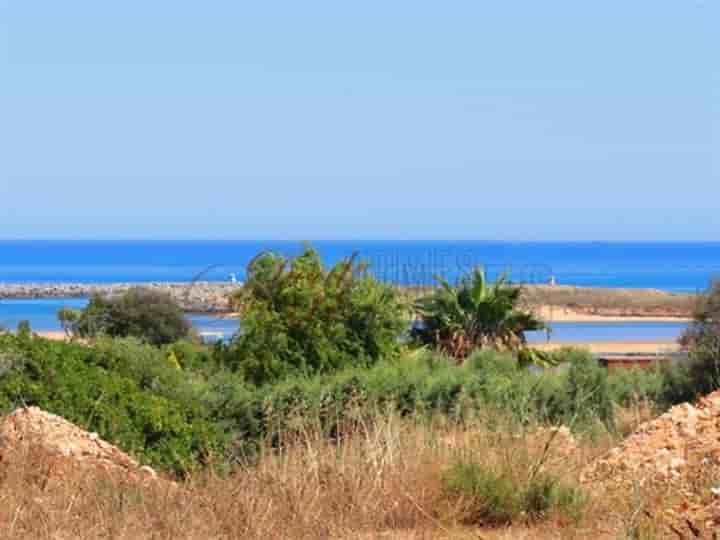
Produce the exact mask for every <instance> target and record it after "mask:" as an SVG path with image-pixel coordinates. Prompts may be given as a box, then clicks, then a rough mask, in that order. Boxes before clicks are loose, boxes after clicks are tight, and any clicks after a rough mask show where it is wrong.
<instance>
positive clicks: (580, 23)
mask: <svg viewBox="0 0 720 540" xmlns="http://www.w3.org/2000/svg"><path fill="white" fill-rule="evenodd" d="M718 22H720V5H719V4H718V3H717V2H713V1H709V0H707V1H694V0H667V1H661V2H658V1H657V0H653V1H644V0H636V1H632V2H628V1H627V0H605V1H603V2H577V1H569V0H568V1H553V0H544V1H542V2H530V1H525V2H520V1H507V2H497V1H493V2H489V1H480V0H473V1H466V2H461V1H451V2H422V1H417V0H415V1H412V2H410V1H403V0H397V1H393V2H387V1H382V2H381V1H375V0H366V1H363V2H338V1H327V2H319V1H313V0H306V1H304V2H272V1H269V2H242V1H238V0H235V1H208V2H197V1H193V2H189V1H183V0H174V1H172V2H171V1H165V0H153V1H152V2H148V1H142V2H141V1H136V0H125V1H123V2H98V1H97V0H92V1H90V0H88V1H75V0H65V1H63V2H57V1H55V0H48V1H33V0H0V37H1V38H2V39H0V118H2V120H0V148H1V149H2V150H1V152H0V204H2V211H0V237H13V238H18V237H21V238H33V237H43V238H50V237H52V238H117V237H123V238H135V237H142V238H242V239H245V238H265V239H274V238H281V239H297V238H311V239H325V238H333V239H334V238H339V239H346V238H347V239H358V238H377V239H384V238H393V239H418V238H421V239H422V238H425V239H436V238H443V239H454V238H457V239H512V240H563V239H566V240H596V239H606V240H623V239H635V240H717V239H720V217H718V201H719V200H720V150H719V148H720V135H719V134H718V132H719V130H720V71H719V70H720V68H718V62H717V51H718V50H720V33H719V32H717V25H718Z"/></svg>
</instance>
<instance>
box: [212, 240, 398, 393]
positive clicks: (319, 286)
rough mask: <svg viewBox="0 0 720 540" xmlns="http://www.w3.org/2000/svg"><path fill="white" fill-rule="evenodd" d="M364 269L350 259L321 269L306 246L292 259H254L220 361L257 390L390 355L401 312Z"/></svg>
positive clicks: (395, 300)
mask: <svg viewBox="0 0 720 540" xmlns="http://www.w3.org/2000/svg"><path fill="white" fill-rule="evenodd" d="M366 270H367V265H365V264H357V263H355V260H354V257H353V258H350V259H348V260H345V261H342V262H339V263H338V264H337V265H335V267H333V268H331V269H329V270H325V269H324V268H323V265H322V261H321V259H320V256H319V254H318V252H317V251H315V250H314V249H312V248H311V247H310V246H306V247H305V249H304V251H303V253H302V254H301V255H300V256H299V257H297V258H294V259H288V258H285V257H282V256H279V255H276V254H272V253H265V254H262V255H260V256H259V257H257V258H256V259H255V260H254V262H253V263H251V265H250V267H249V268H248V278H247V281H246V283H245V285H244V286H243V288H242V289H241V290H240V291H239V292H238V293H237V294H236V295H235V297H234V299H233V303H234V305H235V307H236V308H237V310H238V311H239V312H240V317H241V325H240V330H239V332H238V334H237V335H236V337H235V339H234V342H233V343H232V344H231V346H230V347H229V348H227V349H226V350H225V354H224V359H225V362H226V363H228V364H230V365H231V366H232V367H234V368H235V369H237V370H238V371H240V372H242V373H243V374H244V375H245V377H246V378H247V379H249V380H250V381H252V382H254V383H256V384H261V383H265V382H268V381H272V380H275V379H278V378H282V377H284V376H286V375H289V374H293V373H301V374H310V373H318V372H330V371H333V370H335V369H340V368H343V367H347V366H350V365H370V364H373V363H375V362H376V361H377V360H379V359H380V358H384V357H392V356H394V355H395V354H396V353H397V351H398V350H399V343H398V337H399V336H400V335H401V334H402V332H403V330H404V329H405V328H406V325H407V319H406V317H405V311H404V308H403V305H402V304H401V302H400V301H399V299H398V295H397V292H396V290H395V289H394V288H393V287H391V286H389V285H385V284H383V283H380V282H378V281H376V280H375V279H374V278H373V277H372V276H370V275H369V274H368V273H367V272H366Z"/></svg>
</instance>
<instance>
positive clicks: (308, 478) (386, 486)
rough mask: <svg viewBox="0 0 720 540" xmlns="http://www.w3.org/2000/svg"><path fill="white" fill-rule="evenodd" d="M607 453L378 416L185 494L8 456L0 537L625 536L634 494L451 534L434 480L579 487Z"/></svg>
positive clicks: (199, 481)
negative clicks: (454, 471)
mask: <svg viewBox="0 0 720 540" xmlns="http://www.w3.org/2000/svg"><path fill="white" fill-rule="evenodd" d="M630 416H631V415H629V417H630ZM551 438H552V439H551ZM548 441H551V442H550V444H549V445H548ZM611 444H612V441H611V439H610V438H609V437H608V436H600V437H599V438H597V439H596V440H594V441H590V440H588V441H580V442H579V444H578V445H577V447H573V448H572V449H569V448H568V447H567V446H566V445H564V444H563V443H562V441H561V440H560V438H553V436H552V432H551V431H549V430H545V431H541V432H539V433H537V432H536V433H534V434H533V433H521V432H519V431H518V430H517V429H515V428H514V427H513V426H509V425H507V424H503V423H499V422H498V421H497V418H494V419H492V422H478V423H476V424H474V425H472V426H467V427H464V428H463V427H459V426H456V425H451V426H448V425H441V424H434V425H427V424H423V425H420V424H417V423H415V422H413V421H408V420H401V419H399V418H397V417H394V416H387V415H379V416H378V417H377V418H376V419H375V420H373V421H372V423H371V425H360V426H355V427H354V431H353V433H352V435H351V436H349V437H346V438H343V439H341V440H340V441H339V442H338V441H335V442H333V441H329V440H328V439H326V438H323V437H321V436H319V435H318V433H317V432H315V431H314V430H308V431H305V432H303V433H301V434H300V435H297V436H295V438H294V440H293V441H289V442H288V444H287V445H285V446H284V448H283V449H282V450H277V449H272V448H270V447H267V448H266V449H265V450H264V451H263V453H262V455H261V456H260V458H259V460H257V462H256V463H255V464H253V465H250V464H248V465H246V466H240V467H239V468H238V470H237V471H236V472H234V473H233V474H231V475H230V476H228V477H224V478H223V477H218V476H212V475H201V476H197V477H195V478H193V479H192V480H190V481H189V482H187V483H186V484H185V485H182V486H177V485H174V484H172V483H169V482H159V483H157V484H153V485H149V486H144V487H142V486H137V485H128V484H127V483H122V482H119V481H117V480H113V479H111V478H108V477H103V476H102V475H100V474H98V475H84V476H78V475H74V476H73V475H69V474H68V475H65V476H64V477H62V478H56V479H54V480H53V481H49V482H48V481H47V468H48V467H49V465H48V464H47V463H43V462H42V458H37V457H34V456H32V455H24V456H15V459H6V462H5V463H4V466H3V467H2V469H3V470H2V473H3V474H2V476H0V538H3V539H15V538H18V539H28V538H32V539H38V540H50V539H52V540H65V539H67V540H70V539H73V540H74V539H78V540H82V539H96V538H107V539H114V540H130V539H145V538H147V539H158V540H160V539H188V540H190V539H192V540H210V539H235V538H246V539H255V538H257V539H261V538H262V539H273V538H277V539H304V538H307V539H322V538H357V539H367V540H370V539H376V538H377V539H402V540H410V539H443V538H447V539H450V538H453V539H455V538H457V539H463V538H468V539H470V538H472V539H482V538H484V539H519V540H522V539H528V540H529V539H540V540H542V539H551V538H553V539H554V538H560V539H570V538H594V539H597V540H600V539H604V538H607V539H619V538H631V536H628V531H630V527H632V526H635V525H637V523H635V521H639V520H642V513H640V512H639V511H638V508H639V506H638V504H637V503H636V502H634V499H633V494H620V495H617V496H616V498H614V499H613V500H609V499H607V498H600V499H592V498H591V502H590V505H589V507H588V508H587V511H586V512H585V514H584V516H583V517H581V518H580V519H579V520H576V519H570V518H568V516H563V515H550V516H548V517H547V519H546V520H543V521H542V522H539V523H534V524H533V523H517V524H514V525H513V526H511V527H506V528H502V529H498V528H495V529H493V528H485V527H483V528H473V527H461V526H459V525H458V520H457V516H458V508H459V507H460V506H461V504H462V501H458V500H453V499H452V498H451V497H449V496H448V494H447V492H446V491H445V490H444V489H443V483H442V475H443V473H444V472H445V471H446V470H447V469H448V467H450V466H451V465H452V464H454V463H457V462H458V460H472V461H474V462H476V463H480V464H482V465H483V466H488V467H510V468H511V469H512V471H513V474H514V475H516V476H517V477H518V478H523V477H527V476H528V475H529V474H530V471H531V469H533V468H534V467H536V466H537V465H538V463H540V462H542V463H543V467H544V468H545V469H546V470H547V471H548V472H551V473H552V474H555V475H558V476H561V477H562V478H563V479H564V480H565V481H567V482H571V483H577V481H578V477H579V471H580V469H581V468H582V467H583V465H585V464H586V463H587V462H588V461H589V460H591V459H592V458H593V457H594V456H597V455H598V454H600V453H602V452H604V451H606V450H607V449H608V448H609V446H610V445H611ZM38 460H40V461H38ZM643 497H646V495H643ZM643 500H645V499H643ZM641 507H642V509H643V511H644V510H645V509H646V507H645V503H643V505H641ZM638 516H639V517H638ZM656 537H658V538H659V536H656ZM638 538H639V537H638ZM648 538H650V537H648Z"/></svg>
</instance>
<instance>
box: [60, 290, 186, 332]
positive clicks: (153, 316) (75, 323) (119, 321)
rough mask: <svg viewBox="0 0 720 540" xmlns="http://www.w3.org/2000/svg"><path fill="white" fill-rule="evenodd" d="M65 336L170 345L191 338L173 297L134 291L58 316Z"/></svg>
mask: <svg viewBox="0 0 720 540" xmlns="http://www.w3.org/2000/svg"><path fill="white" fill-rule="evenodd" d="M58 318H59V319H60V322H61V324H62V325H63V328H64V329H65V331H66V333H68V334H74V335H77V336H80V337H98V336H110V337H137V338H139V339H142V340H144V341H146V342H148V343H151V344H153V345H167V344H169V343H174V342H176V341H178V340H180V339H183V338H186V337H188V336H189V335H190V331H191V325H190V323H189V322H188V320H187V319H186V318H185V314H184V313H183V310H182V308H181V307H180V306H179V305H178V303H177V302H176V301H175V300H174V299H173V297H172V296H171V295H170V294H168V293H164V292H161V291H156V290H153V289H148V288H143V287H133V288H130V289H128V290H127V291H126V292H125V293H123V294H122V295H119V296H113V297H106V296H102V295H97V296H94V297H93V298H92V299H91V300H90V303H89V304H88V305H87V307H86V308H85V309H83V310H82V311H80V312H75V311H73V310H69V309H63V310H61V311H60V312H59V313H58Z"/></svg>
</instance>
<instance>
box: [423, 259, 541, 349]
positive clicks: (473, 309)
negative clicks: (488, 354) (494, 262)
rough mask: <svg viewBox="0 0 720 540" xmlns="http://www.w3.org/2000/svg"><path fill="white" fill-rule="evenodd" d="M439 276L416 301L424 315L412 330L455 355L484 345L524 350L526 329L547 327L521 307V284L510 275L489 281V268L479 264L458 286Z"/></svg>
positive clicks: (430, 343)
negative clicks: (510, 280)
mask: <svg viewBox="0 0 720 540" xmlns="http://www.w3.org/2000/svg"><path fill="white" fill-rule="evenodd" d="M437 280H438V282H439V285H440V286H439V287H438V288H437V289H436V290H435V291H433V293H432V294H431V295H430V296H427V297H424V298H420V299H419V300H418V301H417V302H416V303H415V309H416V311H417V313H418V314H419V316H420V321H419V324H418V325H417V326H416V328H415V329H414V330H413V335H414V337H415V338H416V339H417V340H418V341H420V342H421V343H424V344H428V345H433V346H435V347H437V348H439V349H441V350H443V351H444V352H446V353H447V354H449V355H451V356H453V357H454V358H458V359H463V358H466V357H467V355H468V354H469V353H470V352H471V351H472V350H474V349H477V348H482V347H493V348H496V349H504V350H513V351H515V350H519V349H521V348H522V347H524V346H525V345H526V339H525V334H524V333H525V332H526V331H530V330H542V329H543V328H544V327H545V326H544V324H543V322H542V321H541V320H539V319H537V318H535V317H534V316H533V315H532V314H531V313H529V312H525V311H522V310H520V309H519V308H518V304H519V302H520V294H521V288H520V287H514V286H512V285H510V284H509V283H508V281H507V275H502V276H500V277H499V278H498V280H497V281H496V282H495V283H494V284H488V282H487V278H486V275H485V271H484V269H482V268H476V269H474V270H473V272H472V274H470V275H469V276H466V277H464V278H463V279H461V280H460V283H459V284H458V286H457V287H453V286H451V285H450V284H449V283H448V282H447V281H446V280H445V279H443V278H441V277H438V278H437Z"/></svg>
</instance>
